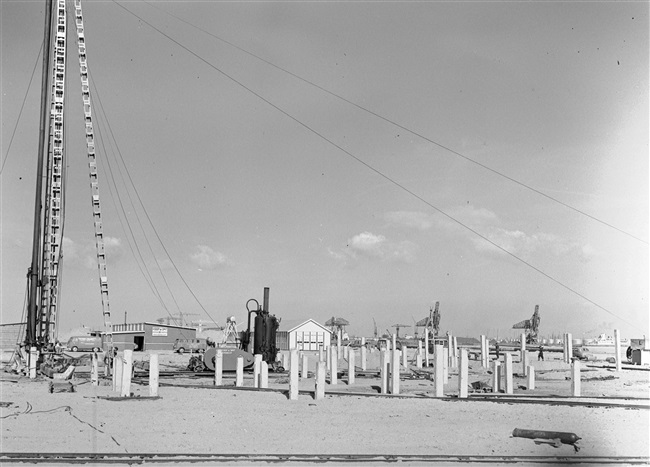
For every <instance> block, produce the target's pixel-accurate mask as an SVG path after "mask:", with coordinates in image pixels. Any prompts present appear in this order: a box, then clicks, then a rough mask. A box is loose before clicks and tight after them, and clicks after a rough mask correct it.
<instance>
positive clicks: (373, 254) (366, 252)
mask: <svg viewBox="0 0 650 467" xmlns="http://www.w3.org/2000/svg"><path fill="white" fill-rule="evenodd" d="M416 251H417V246H416V245H415V244H414V243H413V242H409V241H402V242H392V241H389V240H388V239H387V238H386V237H385V236H383V235H377V234H373V233H371V232H362V233H360V234H357V235H355V236H353V237H352V238H350V239H348V243H347V246H346V247H345V248H344V249H342V250H341V251H333V250H331V249H330V250H329V254H330V256H332V257H333V258H335V259H337V260H343V261H345V262H348V261H364V260H366V261H380V262H403V263H413V262H414V261H415V259H416Z"/></svg>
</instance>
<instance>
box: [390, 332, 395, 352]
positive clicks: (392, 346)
mask: <svg viewBox="0 0 650 467" xmlns="http://www.w3.org/2000/svg"><path fill="white" fill-rule="evenodd" d="M392 337H393V339H392V341H393V345H391V347H390V350H395V349H397V336H396V335H395V334H393V335H392Z"/></svg>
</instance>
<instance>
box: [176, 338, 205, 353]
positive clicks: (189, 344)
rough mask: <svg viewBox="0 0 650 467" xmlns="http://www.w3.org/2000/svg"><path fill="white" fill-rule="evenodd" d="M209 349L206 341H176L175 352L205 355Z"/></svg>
mask: <svg viewBox="0 0 650 467" xmlns="http://www.w3.org/2000/svg"><path fill="white" fill-rule="evenodd" d="M207 348H208V344H207V341H206V340H205V339H176V342H174V352H178V353H185V352H190V353H192V352H199V353H203V352H205V349H207Z"/></svg>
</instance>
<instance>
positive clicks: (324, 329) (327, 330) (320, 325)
mask: <svg viewBox="0 0 650 467" xmlns="http://www.w3.org/2000/svg"><path fill="white" fill-rule="evenodd" d="M310 322H311V323H314V324H315V325H316V326H318V327H319V328H321V329H322V330H323V331H325V332H327V333H328V334H331V333H332V331H330V330H329V329H327V328H326V327H325V326H323V325H322V324H320V323H317V322H316V321H314V320H313V319H311V318H309V319H308V320H307V321H303V322H302V323H300V324H299V325H297V326H294V327H292V328H291V329H289V331H288V332H293V331H295V330H296V329H298V328H300V327H302V326H304V325H305V324H307V323H310Z"/></svg>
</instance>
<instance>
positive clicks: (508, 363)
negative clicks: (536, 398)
mask: <svg viewBox="0 0 650 467" xmlns="http://www.w3.org/2000/svg"><path fill="white" fill-rule="evenodd" d="M505 369H506V375H505V376H506V394H513V393H514V388H513V380H512V354H511V353H506V354H505Z"/></svg>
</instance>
